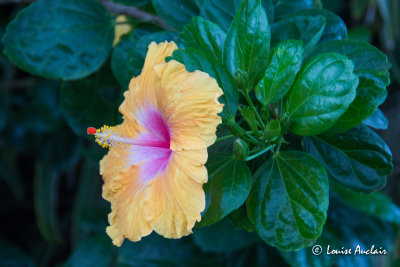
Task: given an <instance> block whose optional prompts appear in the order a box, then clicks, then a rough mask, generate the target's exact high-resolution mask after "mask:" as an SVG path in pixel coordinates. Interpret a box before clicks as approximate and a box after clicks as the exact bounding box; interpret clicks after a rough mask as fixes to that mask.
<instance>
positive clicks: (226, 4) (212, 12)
mask: <svg viewBox="0 0 400 267" xmlns="http://www.w3.org/2000/svg"><path fill="white" fill-rule="evenodd" d="M241 2H242V0H231V1H226V0H203V1H201V3H202V4H201V7H200V15H201V16H202V17H203V18H205V19H207V20H210V21H212V22H214V23H216V24H218V25H219V26H220V27H221V28H222V29H223V30H224V31H227V30H228V29H229V26H230V24H231V22H232V20H233V19H234V17H235V15H236V12H237V11H238V10H239V6H240V3H241ZM272 2H273V0H262V1H261V4H262V6H263V7H264V9H265V11H266V13H267V17H268V23H269V24H270V23H272V22H273V20H274V7H273V4H272Z"/></svg>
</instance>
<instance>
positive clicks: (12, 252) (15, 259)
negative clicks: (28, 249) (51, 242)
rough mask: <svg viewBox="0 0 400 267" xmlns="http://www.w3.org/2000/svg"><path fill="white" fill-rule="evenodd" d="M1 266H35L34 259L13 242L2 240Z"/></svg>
mask: <svg viewBox="0 0 400 267" xmlns="http://www.w3.org/2000/svg"><path fill="white" fill-rule="evenodd" d="M0 266H3V267H19V266H24V267H35V266H36V264H35V262H34V260H33V259H32V258H31V257H29V256H28V255H27V254H26V253H25V252H24V251H22V250H21V249H20V248H18V247H14V246H12V245H11V244H7V243H5V242H3V241H0Z"/></svg>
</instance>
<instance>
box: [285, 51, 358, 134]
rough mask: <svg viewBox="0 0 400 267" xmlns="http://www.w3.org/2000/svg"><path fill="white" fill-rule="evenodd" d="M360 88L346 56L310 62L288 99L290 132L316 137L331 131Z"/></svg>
mask: <svg viewBox="0 0 400 267" xmlns="http://www.w3.org/2000/svg"><path fill="white" fill-rule="evenodd" d="M357 84H358V78H357V76H356V75H355V74H354V73H353V63H352V62H351V61H350V60H349V59H347V58H346V57H345V56H343V55H339V54H335V53H325V54H322V55H317V56H315V57H314V58H312V59H311V60H309V61H308V62H307V63H306V64H305V65H304V66H303V67H302V69H301V71H300V73H299V74H298V76H297V79H296V81H295V83H294V85H293V86H292V88H291V90H290V91H289V94H288V95H287V102H286V103H285V107H284V109H285V112H288V113H289V115H290V121H291V122H292V126H291V131H292V132H293V133H295V134H297V135H316V134H319V133H322V132H324V131H326V130H328V129H329V128H330V127H332V126H333V125H334V124H335V123H336V121H337V120H338V119H339V118H340V116H342V115H343V113H344V112H346V110H347V108H348V106H349V105H350V103H351V102H352V101H353V99H354V97H355V94H356V92H355V90H356V87H357Z"/></svg>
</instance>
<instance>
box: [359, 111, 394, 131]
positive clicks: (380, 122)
mask: <svg viewBox="0 0 400 267" xmlns="http://www.w3.org/2000/svg"><path fill="white" fill-rule="evenodd" d="M362 123H363V124H364V125H366V126H369V127H372V128H374V129H377V130H386V129H387V128H388V127H389V121H388V119H387V118H386V117H385V114H383V112H382V111H381V110H380V109H379V108H378V109H376V110H375V112H374V113H373V114H372V115H371V116H370V117H368V118H366V119H365V120H364V121H363V122H362Z"/></svg>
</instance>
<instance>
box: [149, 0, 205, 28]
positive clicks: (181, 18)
mask: <svg viewBox="0 0 400 267" xmlns="http://www.w3.org/2000/svg"><path fill="white" fill-rule="evenodd" d="M196 2H197V1H196V0H170V1H165V0H152V3H153V7H154V9H155V10H156V13H157V15H159V16H160V17H161V18H163V19H164V20H165V21H166V22H167V23H168V24H169V25H171V26H172V27H174V28H175V29H177V30H180V29H182V28H183V26H184V25H186V24H188V23H189V21H190V19H191V18H192V17H194V16H198V15H199V14H200V10H199V7H198V6H197V3H196Z"/></svg>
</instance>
